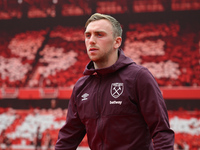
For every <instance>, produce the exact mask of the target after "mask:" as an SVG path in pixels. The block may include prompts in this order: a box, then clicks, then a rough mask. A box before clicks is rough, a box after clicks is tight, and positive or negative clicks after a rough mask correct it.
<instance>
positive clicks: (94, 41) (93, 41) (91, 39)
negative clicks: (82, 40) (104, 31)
mask: <svg viewBox="0 0 200 150" xmlns="http://www.w3.org/2000/svg"><path fill="white" fill-rule="evenodd" d="M89 43H90V44H95V43H96V39H95V36H94V35H91V37H90V39H89Z"/></svg>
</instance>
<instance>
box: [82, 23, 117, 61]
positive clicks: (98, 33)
mask: <svg viewBox="0 0 200 150" xmlns="http://www.w3.org/2000/svg"><path fill="white" fill-rule="evenodd" d="M85 45H86V49H87V54H88V56H89V58H90V59H91V60H92V61H93V62H94V63H96V64H97V63H100V64H106V63H109V61H110V60H112V59H113V57H115V55H114V53H116V49H117V48H118V47H117V45H116V38H114V37H113V28H112V25H111V23H110V22H109V21H108V20H105V19H101V20H96V21H93V22H91V23H89V25H88V26H87V28H86V30H85Z"/></svg>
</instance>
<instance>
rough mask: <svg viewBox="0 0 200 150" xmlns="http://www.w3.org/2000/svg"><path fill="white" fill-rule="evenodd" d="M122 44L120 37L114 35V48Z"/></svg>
mask: <svg viewBox="0 0 200 150" xmlns="http://www.w3.org/2000/svg"><path fill="white" fill-rule="evenodd" d="M121 44H122V38H121V37H119V36H118V37H116V38H115V43H114V48H115V49H118V48H119V47H120V46H121Z"/></svg>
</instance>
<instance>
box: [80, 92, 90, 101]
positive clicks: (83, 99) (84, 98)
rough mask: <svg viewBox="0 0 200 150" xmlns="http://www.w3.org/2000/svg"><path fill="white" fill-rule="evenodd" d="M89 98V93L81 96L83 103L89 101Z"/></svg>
mask: <svg viewBox="0 0 200 150" xmlns="http://www.w3.org/2000/svg"><path fill="white" fill-rule="evenodd" d="M88 96H89V94H88V93H85V94H83V95H82V96H81V97H82V101H85V100H87V99H88Z"/></svg>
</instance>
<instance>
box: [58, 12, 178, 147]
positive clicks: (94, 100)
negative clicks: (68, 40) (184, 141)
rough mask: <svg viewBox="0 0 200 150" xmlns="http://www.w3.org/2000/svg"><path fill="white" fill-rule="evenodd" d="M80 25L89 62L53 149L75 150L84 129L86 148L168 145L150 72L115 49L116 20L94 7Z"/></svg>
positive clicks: (117, 42)
mask: <svg viewBox="0 0 200 150" xmlns="http://www.w3.org/2000/svg"><path fill="white" fill-rule="evenodd" d="M85 27H86V30H85V45H86V48H87V53H88V56H89V58H90V59H91V62H89V64H88V65H87V66H86V68H85V71H84V75H85V76H84V77H82V78H81V79H79V80H78V82H77V83H76V85H75V86H74V89H73V92H72V95H71V99H70V102H69V107H68V114H67V120H66V123H65V125H64V126H63V127H62V128H61V129H60V131H59V135H58V140H57V143H56V145H55V149H56V150H75V149H76V148H77V146H78V145H79V143H80V142H81V140H82V139H83V137H84V135H85V134H86V133H87V138H88V144H89V147H90V149H91V150H153V149H156V150H172V149H173V144H174V132H173V131H172V130H171V129H170V127H169V120H168V114H167V109H166V106H165V103H164V100H163V97H162V94H161V92H160V90H159V87H158V85H157V83H156V81H155V79H154V78H153V76H152V75H151V73H150V72H149V71H148V70H147V69H146V68H144V67H142V66H139V65H136V64H135V63H134V62H133V61H132V60H131V59H130V58H128V57H126V56H125V55H124V53H123V51H122V50H121V49H119V47H120V45H121V42H122V38H121V37H122V29H121V26H120V24H119V22H118V21H117V20H115V19H114V18H113V17H111V16H109V15H103V14H98V13H96V14H94V15H92V16H91V17H90V18H89V19H88V21H87V22H86V26H85Z"/></svg>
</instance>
